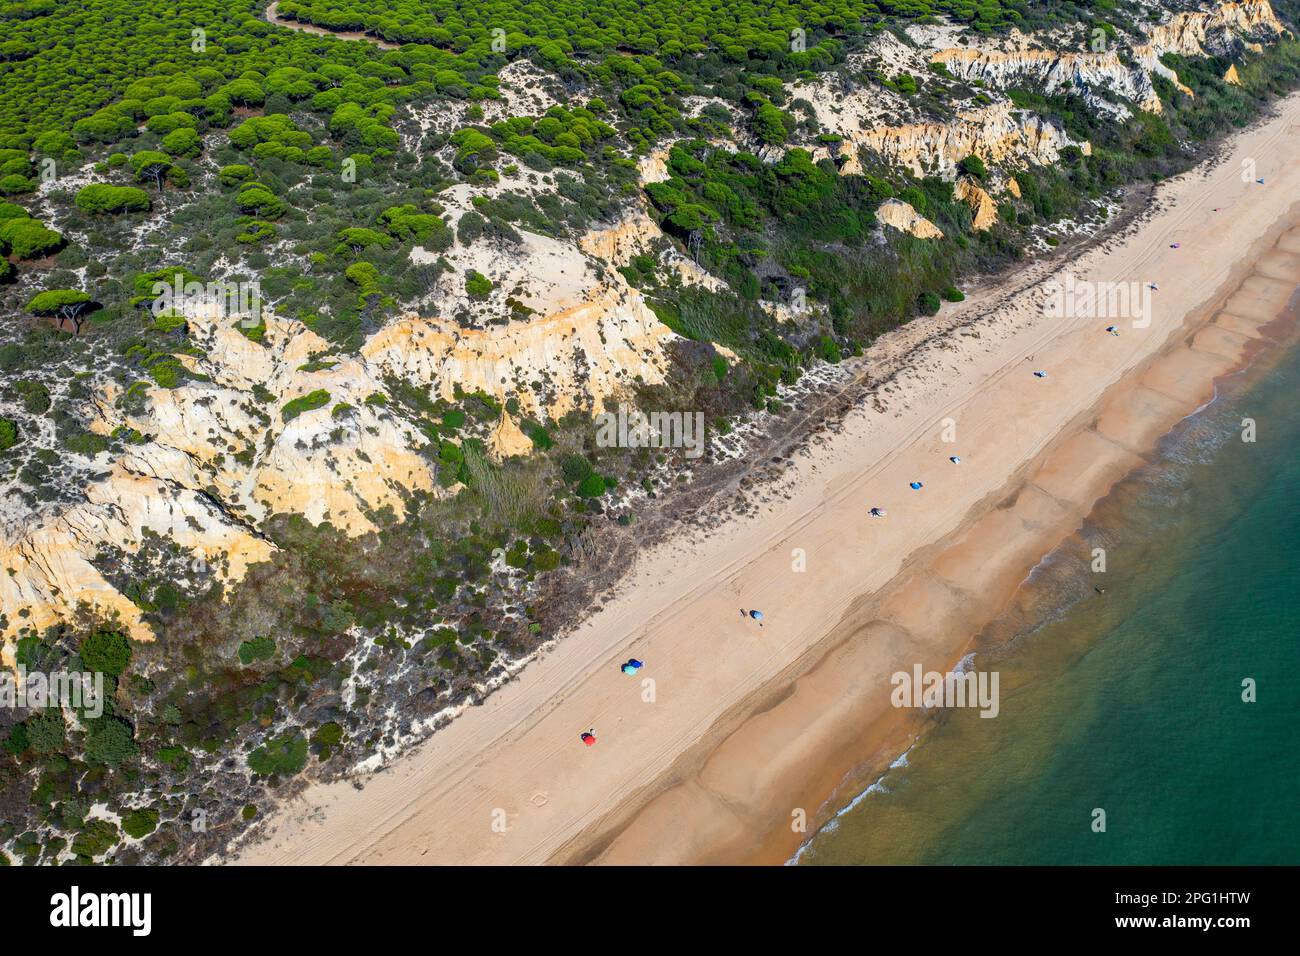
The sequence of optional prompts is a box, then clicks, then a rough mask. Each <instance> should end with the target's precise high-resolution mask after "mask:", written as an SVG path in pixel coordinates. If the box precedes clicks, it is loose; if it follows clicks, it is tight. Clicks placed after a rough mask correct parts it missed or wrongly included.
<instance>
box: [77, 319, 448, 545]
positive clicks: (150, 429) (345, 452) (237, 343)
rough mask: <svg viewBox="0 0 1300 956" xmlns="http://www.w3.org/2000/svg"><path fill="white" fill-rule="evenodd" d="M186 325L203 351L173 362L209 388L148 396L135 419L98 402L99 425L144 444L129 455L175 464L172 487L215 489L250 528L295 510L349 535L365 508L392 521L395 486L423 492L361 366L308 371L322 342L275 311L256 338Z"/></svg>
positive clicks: (412, 448)
mask: <svg viewBox="0 0 1300 956" xmlns="http://www.w3.org/2000/svg"><path fill="white" fill-rule="evenodd" d="M189 327H190V337H191V340H192V341H194V342H195V343H196V344H197V345H198V346H199V347H200V348H202V349H203V351H204V352H205V356H204V357H202V358H192V357H189V356H181V357H180V358H181V360H182V361H183V362H184V363H185V364H186V366H187V367H188V368H189V370H190V371H192V372H194V373H196V374H199V375H203V376H205V377H206V378H208V379H210V381H186V382H185V383H184V384H182V385H181V386H180V387H178V388H174V389H153V390H152V391H150V393H149V396H148V399H147V405H146V408H145V409H144V410H143V411H142V412H140V413H138V414H125V415H121V416H120V420H119V418H118V413H117V412H116V409H115V408H114V406H112V405H110V404H109V403H106V402H101V403H99V406H98V408H99V411H100V413H101V414H102V416H103V418H104V422H105V428H106V429H107V430H109V431H111V430H112V428H114V427H117V426H118V425H126V426H128V427H131V428H135V429H137V430H138V431H140V432H141V433H142V434H144V435H146V436H150V437H151V438H152V441H151V442H150V444H149V445H145V446H138V449H137V451H136V452H135V453H134V454H133V455H132V456H131V457H132V458H134V459H139V460H142V461H144V460H148V461H158V462H168V461H175V462H176V465H175V466H174V467H172V468H170V469H169V471H170V477H171V479H172V480H174V481H176V482H178V483H183V484H186V485H187V486H189V487H199V488H209V487H210V488H215V489H216V491H217V493H218V494H219V495H220V497H221V500H222V501H223V502H224V503H225V505H226V507H228V508H229V509H231V510H232V511H233V512H234V513H236V514H239V515H240V516H241V517H243V518H244V519H246V520H248V521H249V522H251V523H253V524H257V523H260V522H261V521H264V520H265V519H267V518H269V517H270V516H271V515H273V514H276V513H280V512H283V513H297V514H302V515H304V516H306V517H307V518H308V519H310V520H311V521H312V522H313V523H320V522H322V521H329V522H331V523H332V524H334V525H335V527H338V528H340V529H342V530H345V531H348V532H349V533H352V534H361V533H364V532H366V531H370V530H372V529H373V528H374V524H373V522H372V521H371V520H370V518H369V517H368V513H371V512H374V511H378V510H379V509H381V508H384V507H389V508H391V509H392V510H393V512H394V513H395V514H397V515H398V516H400V515H402V514H403V513H404V510H405V508H404V498H403V494H402V492H403V490H417V489H418V490H422V491H428V490H431V489H432V488H433V487H434V482H433V474H432V472H431V470H430V466H429V464H428V462H427V461H426V459H425V458H423V457H422V456H421V455H420V454H419V453H418V452H417V451H416V449H418V448H419V447H420V446H421V445H422V444H424V442H425V440H424V439H423V437H422V436H421V435H420V433H419V432H418V431H417V430H416V429H415V428H414V427H413V426H412V425H411V424H410V423H408V422H405V421H402V420H400V419H398V418H397V417H396V416H394V415H392V414H391V413H389V412H388V411H386V410H385V409H383V408H382V407H380V406H376V405H373V404H370V403H367V401H366V399H367V398H368V397H369V396H371V395H373V394H375V393H382V392H383V388H384V386H383V381H382V375H381V373H379V372H378V371H376V370H374V369H371V368H370V367H368V366H367V365H366V364H365V363H364V362H363V361H360V360H358V359H356V358H342V359H338V360H336V361H334V362H333V364H331V363H329V362H325V363H321V364H322V365H328V366H329V367H315V366H312V365H311V364H309V363H310V362H311V361H312V359H313V356H316V355H322V354H324V353H326V352H327V351H328V350H329V343H328V342H326V341H325V340H323V339H321V338H320V337H319V336H317V335H316V334H315V333H313V332H312V331H311V330H309V329H307V328H306V327H305V326H303V325H302V324H300V323H298V322H294V321H290V320H285V319H281V318H279V317H277V316H275V315H267V317H266V331H265V332H264V333H263V336H262V341H261V342H260V343H258V342H253V341H250V340H249V339H248V338H247V337H245V336H244V335H243V333H241V332H240V331H239V329H238V328H236V327H235V325H234V323H233V322H231V321H229V320H226V319H219V318H217V316H216V314H215V313H212V312H208V313H206V314H204V313H203V312H198V313H196V314H194V315H192V316H190V318H189ZM321 391H323V392H325V393H328V396H329V398H328V400H327V401H326V402H325V403H324V405H322V406H321V407H319V408H313V409H310V410H307V411H304V412H302V413H301V414H299V415H297V417H294V418H292V419H291V420H290V421H285V420H284V406H285V405H286V404H287V403H289V402H291V401H293V400H294V399H298V398H301V397H303V396H306V395H309V394H312V393H315V392H321ZM259 395H261V396H262V397H261V398H258V396H259ZM340 406H344V407H342V408H341V407H340ZM346 406H351V407H350V408H348V407H346ZM336 410H337V411H336Z"/></svg>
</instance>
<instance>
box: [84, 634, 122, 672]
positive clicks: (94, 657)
mask: <svg viewBox="0 0 1300 956" xmlns="http://www.w3.org/2000/svg"><path fill="white" fill-rule="evenodd" d="M80 654H81V663H82V664H83V665H84V666H85V667H86V668H87V669H88V670H90V671H92V672H97V673H103V674H109V675H111V676H113V677H117V676H120V675H121V673H122V672H123V671H125V670H126V668H127V665H128V664H130V663H131V641H130V640H129V639H128V638H127V636H126V635H125V634H123V633H122V632H120V631H96V632H95V633H94V634H91V635H90V636H89V637H87V638H86V639H85V640H84V641H82V642H81V650H80Z"/></svg>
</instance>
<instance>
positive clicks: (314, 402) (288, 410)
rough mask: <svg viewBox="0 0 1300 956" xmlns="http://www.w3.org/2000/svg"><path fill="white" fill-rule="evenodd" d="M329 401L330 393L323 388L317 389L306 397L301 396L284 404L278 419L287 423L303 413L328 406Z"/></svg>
mask: <svg viewBox="0 0 1300 956" xmlns="http://www.w3.org/2000/svg"><path fill="white" fill-rule="evenodd" d="M329 401H330V393H329V392H327V391H326V390H325V389H323V388H318V389H316V391H314V392H308V393H307V394H306V395H301V396H299V397H298V398H295V399H293V400H292V401H289V402H285V404H284V408H282V409H281V410H280V417H281V418H283V419H284V421H285V422H286V423H288V422H291V421H293V420H294V419H295V418H297V417H298V416H299V415H301V414H302V413H303V412H309V411H311V410H312V409H316V408H321V407H322V406H325V405H328V404H329Z"/></svg>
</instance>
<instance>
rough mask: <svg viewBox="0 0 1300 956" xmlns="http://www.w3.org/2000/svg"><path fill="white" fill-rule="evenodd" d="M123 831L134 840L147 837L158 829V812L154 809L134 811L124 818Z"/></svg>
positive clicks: (143, 808) (144, 808)
mask: <svg viewBox="0 0 1300 956" xmlns="http://www.w3.org/2000/svg"><path fill="white" fill-rule="evenodd" d="M122 829H123V830H124V831H125V832H126V835H127V836H129V837H131V838H133V839H136V840H139V839H140V838H141V837H146V836H148V835H149V834H150V833H153V831H154V830H156V829H158V811H157V810H155V809H153V808H152V807H142V808H140V809H139V810H132V811H131V812H130V813H128V814H127V815H126V816H124V817H123V818H122Z"/></svg>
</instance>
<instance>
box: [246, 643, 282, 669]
mask: <svg viewBox="0 0 1300 956" xmlns="http://www.w3.org/2000/svg"><path fill="white" fill-rule="evenodd" d="M274 656H275V640H274V638H270V637H255V638H253V639H252V640H249V641H244V643H242V644H240V645H239V662H240V663H241V664H243V665H245V666H247V665H249V664H252V663H253V662H254V661H266V660H270V659H271V658H272V657H274Z"/></svg>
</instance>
